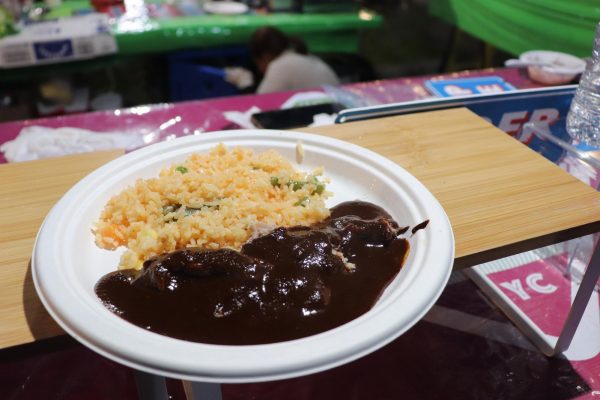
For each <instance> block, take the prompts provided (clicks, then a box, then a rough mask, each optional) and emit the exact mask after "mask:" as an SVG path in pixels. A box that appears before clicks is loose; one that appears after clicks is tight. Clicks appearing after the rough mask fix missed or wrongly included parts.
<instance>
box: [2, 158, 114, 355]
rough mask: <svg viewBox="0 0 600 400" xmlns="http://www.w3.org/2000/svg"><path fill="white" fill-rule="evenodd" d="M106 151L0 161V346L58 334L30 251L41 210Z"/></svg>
mask: <svg viewBox="0 0 600 400" xmlns="http://www.w3.org/2000/svg"><path fill="white" fill-rule="evenodd" d="M121 154H123V152H122V151H120V150H119V151H108V152H98V153H88V154H81V155H73V156H66V157H59V158H51V159H46V160H38V161H29V162H22V163H15V164H2V165H0V348H5V347H9V346H15V345H19V344H24V343H29V342H32V341H35V340H38V339H43V338H48V337H52V336H57V335H60V334H63V331H62V329H61V328H60V327H59V326H58V325H57V324H56V323H55V322H54V320H53V319H52V318H51V317H50V315H48V313H47V312H46V309H45V308H44V306H43V305H42V303H41V301H40V299H39V298H38V296H37V293H36V291H35V287H34V285H33V281H32V278H31V265H30V260H31V252H32V250H33V243H34V240H35V236H36V234H37V232H38V230H39V228H40V226H41V224H42V221H43V220H44V218H45V216H46V214H47V213H48V211H50V209H51V208H52V206H53V205H54V204H55V203H56V202H57V201H58V200H59V199H60V197H61V196H62V195H63V194H64V193H65V192H66V191H67V190H69V189H70V188H71V186H73V185H74V184H75V183H77V181H79V180H80V179H81V178H83V177H84V176H85V175H87V174H88V173H89V172H91V171H93V170H94V169H96V168H98V167H99V166H101V165H103V164H105V163H107V162H108V161H110V160H112V159H114V158H116V157H117V156H119V155H121Z"/></svg>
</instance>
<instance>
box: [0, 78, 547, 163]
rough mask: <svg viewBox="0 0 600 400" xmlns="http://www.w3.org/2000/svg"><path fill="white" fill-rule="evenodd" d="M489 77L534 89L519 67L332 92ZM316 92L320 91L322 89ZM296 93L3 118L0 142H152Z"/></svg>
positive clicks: (401, 92) (409, 91)
mask: <svg viewBox="0 0 600 400" xmlns="http://www.w3.org/2000/svg"><path fill="white" fill-rule="evenodd" d="M492 75H493V76H500V77H501V78H503V79H504V80H505V81H507V82H509V83H511V84H512V85H513V86H515V87H516V88H517V89H527V88H533V87H539V85H538V84H536V83H534V82H532V81H531V80H529V78H528V77H527V75H526V73H525V72H524V71H523V70H521V69H517V68H499V69H487V70H481V71H464V72H459V73H453V74H447V75H435V76H420V77H410V78H400V79H392V80H379V81H372V82H366V83H356V84H349V85H345V86H343V87H342V88H340V89H341V90H340V91H337V92H338V93H337V95H340V94H342V95H347V96H349V97H351V98H353V99H358V100H359V101H360V102H362V103H363V104H369V105H375V104H386V103H395V102H402V101H411V100H420V99H424V98H427V97H431V94H430V93H429V92H428V91H427V89H426V88H425V86H424V82H425V81H426V80H428V79H441V78H458V77H479V76H492ZM316 90H318V91H323V89H316ZM313 91H314V90H313ZM296 93H298V92H280V93H272V94H263V95H245V96H234V97H224V98H218V99H211V100H197V101H189V102H182V103H172V104H154V105H144V106H137V107H131V108H125V109H120V110H111V111H99V112H89V113H81V114H73V115H66V116H59V117H51V118H39V119H30V120H23V121H14V122H6V123H2V124H0V144H2V143H4V142H6V141H9V140H12V139H14V138H15V137H17V135H18V134H19V132H20V131H21V129H23V128H24V127H27V126H31V125H39V126H46V127H52V128H56V127H62V126H69V127H77V128H84V129H89V130H92V131H97V132H126V133H132V134H134V133H135V134H142V135H148V136H147V137H148V138H149V139H148V140H147V143H152V142H155V141H160V140H165V139H166V138H169V137H177V136H184V135H191V134H198V133H203V132H209V131H217V130H223V129H230V128H234V127H237V126H235V125H234V124H232V123H231V122H229V121H228V120H227V119H226V118H225V117H224V116H223V112H225V111H246V110H248V109H250V108H251V107H252V106H256V107H258V108H260V109H261V110H263V111H266V110H274V109H278V108H280V106H281V105H282V104H283V103H284V102H285V101H286V100H288V99H289V98H290V97H291V96H292V95H294V94H296ZM330 94H331V93H330ZM334 95H336V93H334ZM359 105H360V104H359ZM5 161H6V160H5V159H4V156H3V154H1V153H0V163H3V162H5Z"/></svg>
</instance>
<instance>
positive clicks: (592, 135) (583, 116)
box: [567, 24, 600, 147]
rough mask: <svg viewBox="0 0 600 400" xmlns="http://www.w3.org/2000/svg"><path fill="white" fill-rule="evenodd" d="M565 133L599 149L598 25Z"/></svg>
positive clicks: (599, 61)
mask: <svg viewBox="0 0 600 400" xmlns="http://www.w3.org/2000/svg"><path fill="white" fill-rule="evenodd" d="M567 131H568V132H569V135H570V136H571V137H572V138H573V139H577V140H580V141H582V142H584V143H585V144H587V145H589V146H593V147H600V24H598V27H597V28H596V37H595V40H594V50H593V52H592V60H591V62H589V63H588V65H587V67H586V69H585V71H584V72H583V75H582V76H581V79H580V80H579V86H578V87H577V91H576V92H575V96H574V97H573V101H572V103H571V108H570V110H569V114H568V115H567Z"/></svg>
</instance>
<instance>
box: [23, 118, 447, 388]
mask: <svg viewBox="0 0 600 400" xmlns="http://www.w3.org/2000/svg"><path fill="white" fill-rule="evenodd" d="M209 135H210V136H209ZM252 135H254V136H252ZM257 136H258V137H259V138H260V139H262V140H265V139H268V140H271V141H272V140H273V139H275V138H276V139H278V141H284V142H286V143H288V144H289V142H291V141H294V142H295V143H296V142H297V141H298V140H308V141H315V142H317V143H324V144H326V145H328V146H333V147H335V148H339V147H340V146H342V147H343V148H344V150H345V151H349V152H350V153H352V152H358V153H359V154H362V156H363V157H368V158H370V159H371V160H372V159H375V160H376V161H377V162H378V163H380V164H383V165H384V166H387V167H390V168H391V170H392V171H396V173H397V172H398V171H402V175H403V176H402V178H403V179H404V178H407V177H408V179H409V181H410V180H412V182H411V184H416V187H417V188H418V189H419V190H420V191H425V193H426V195H427V196H428V197H429V199H428V200H429V201H431V200H433V203H432V207H434V208H435V209H436V213H438V214H439V213H440V212H441V214H440V215H438V216H436V218H441V223H442V224H443V225H444V226H445V228H447V229H444V231H445V234H447V235H449V236H448V237H447V239H448V240H449V242H448V243H447V246H446V248H445V249H443V250H444V252H445V253H447V254H445V258H447V259H449V261H448V262H447V265H446V266H445V268H444V269H443V271H442V272H443V274H442V275H441V276H438V277H436V278H437V280H436V281H435V282H433V283H432V284H433V285H434V286H435V287H434V288H433V289H432V290H433V292H432V294H431V295H430V297H429V298H428V299H427V300H426V301H425V302H424V304H423V307H421V309H420V310H418V311H416V312H415V310H413V315H411V316H410V318H409V319H410V320H411V321H410V322H409V323H408V324H404V326H403V327H402V329H400V330H399V331H397V332H396V333H395V334H390V333H389V332H388V331H389V328H388V330H384V331H383V332H379V336H377V337H374V338H373V339H371V343H369V344H365V343H362V347H361V348H360V350H359V351H355V352H352V353H351V354H348V353H347V352H346V353H344V352H342V353H344V354H343V355H342V356H339V357H337V358H336V359H335V360H329V361H323V360H321V361H320V362H317V363H314V362H313V363H312V364H314V365H305V366H301V367H298V366H297V365H296V366H290V365H285V363H279V364H277V365H276V367H273V366H271V367H269V368H263V369H262V370H261V371H262V372H256V368H253V369H254V371H249V370H243V369H238V370H236V371H233V372H231V371H229V372H227V371H212V372H211V371H209V370H202V371H200V370H196V371H190V370H189V368H188V369H179V370H178V369H177V368H173V366H171V367H168V368H165V366H164V365H162V366H157V365H155V364H154V363H153V362H144V361H142V360H140V359H136V360H133V361H132V360H131V359H130V356H131V355H129V356H127V355H124V354H122V352H119V353H118V354H115V353H114V349H106V348H103V346H102V344H99V343H95V342H94V341H93V340H92V339H90V338H89V337H87V336H86V335H83V334H82V333H81V332H79V331H78V329H77V327H74V326H72V322H71V323H70V321H64V320H63V318H64V317H63V315H61V313H60V311H59V310H57V309H56V307H57V305H55V304H53V300H56V299H52V298H51V297H52V296H50V297H47V296H48V294H47V293H45V290H48V288H47V286H48V281H47V279H46V281H45V282H43V281H42V278H43V276H40V273H41V272H42V271H40V268H41V267H40V261H39V260H38V256H39V254H38V253H39V251H40V246H41V245H40V243H41V242H42V241H43V240H44V239H45V236H44V233H45V232H46V234H47V229H49V228H48V226H47V224H48V223H49V222H48V221H51V222H50V223H52V221H53V218H54V219H56V218H57V214H60V211H61V210H60V206H59V205H60V204H65V203H63V199H69V198H70V197H72V196H74V195H75V194H76V193H77V192H78V191H80V190H81V188H85V186H86V184H88V185H89V183H93V182H94V180H95V179H98V178H97V177H101V176H103V174H106V173H107V172H109V171H110V170H111V169H112V168H114V166H118V165H119V164H120V163H127V162H130V161H134V160H136V159H137V158H143V157H145V156H146V155H147V154H154V153H156V152H159V153H160V152H163V151H164V152H166V153H167V154H169V152H168V151H166V150H168V149H170V148H172V147H176V146H177V145H181V146H183V145H185V144H187V143H188V142H189V143H196V142H197V143H198V145H200V144H201V143H204V142H208V143H211V146H214V145H216V144H217V143H220V142H223V143H225V144H227V139H229V140H230V141H237V140H239V141H241V142H244V141H248V140H250V139H251V138H252V137H257ZM233 145H234V146H237V145H238V144H233ZM239 145H240V146H244V144H243V143H242V144H239ZM193 151H194V150H193V149H190V151H188V154H189V153H191V152H193ZM196 151H197V150H196ZM171 157H173V155H171ZM168 162H169V160H168V159H167V160H165V164H167V163H168ZM66 204H68V202H67V203H66ZM454 254H455V243H454V235H453V231H452V227H451V225H450V221H449V218H448V216H447V215H446V213H445V211H444V210H443V208H442V207H441V204H440V203H439V201H437V199H436V198H435V197H434V196H433V194H432V193H431V192H430V191H429V190H428V189H427V188H426V187H425V186H424V185H423V184H422V183H421V182H420V181H419V180H418V179H417V178H416V177H414V176H413V175H412V174H411V173H409V172H408V171H406V170H405V169H404V168H402V167H401V166H399V165H398V164H396V163H394V162H393V161H391V160H389V159H387V158H385V157H384V156H382V155H379V154H378V153H375V152H373V151H372V150H369V149H366V148H364V147H361V146H358V145H356V144H353V143H350V142H346V141H342V140H339V139H335V138H331V137H328V136H323V135H318V134H313V133H304V132H298V131H279V130H264V129H240V130H229V131H216V132H210V133H204V134H202V135H197V136H188V137H183V138H178V139H174V140H172V141H168V142H161V143H157V144H153V145H150V146H147V147H145V148H142V149H139V150H136V151H134V152H131V153H128V154H126V155H124V156H121V157H119V158H117V159H115V160H113V161H110V162H109V163H107V164H105V165H103V166H101V167H100V168H98V169H96V170H94V171H93V172H91V173H90V174H88V175H87V176H86V177H84V178H83V179H82V180H81V181H79V182H78V183H77V184H76V185H74V186H73V187H72V188H71V189H70V190H69V191H68V192H67V193H66V194H65V195H64V196H63V198H61V200H59V202H58V203H57V204H56V205H55V206H54V207H53V208H52V210H51V211H50V212H49V213H48V215H47V216H46V218H45V220H44V222H43V223H42V225H41V227H40V229H39V231H38V234H37V236H36V240H35V243H34V248H33V254H32V275H33V281H34V285H35V288H36V291H37V293H38V296H39V297H40V299H41V300H42V303H43V304H44V306H45V308H46V309H47V310H48V312H49V313H50V314H51V316H52V317H53V319H54V320H55V321H56V322H57V323H58V324H59V325H60V326H61V327H62V328H63V329H64V330H65V331H67V332H68V333H69V334H70V335H71V336H73V337H74V338H75V339H77V340H78V341H80V342H82V343H83V344H84V345H86V346H87V347H90V348H92V349H93V350H94V351H96V352H98V353H100V354H102V355H103V356H105V357H107V358H109V359H112V360H114V361H117V362H119V363H122V364H125V365H127V366H129V367H132V368H135V369H140V370H144V371H146V372H150V373H154V374H159V375H163V376H169V377H173V378H180V379H189V380H202V381H206V382H220V383H224V382H228V383H241V382H258V381H265V380H276V379H285V378H291V377H296V376H301V375H306V374H310V373H314V372H319V371H323V370H326V369H329V368H333V367H336V366H339V365H342V364H345V363H347V362H350V361H352V360H355V359H357V358H360V357H362V356H364V355H366V354H369V353H370V352H372V351H374V350H376V349H378V348H380V347H382V346H384V345H385V344H387V343H389V342H391V341H392V340H394V339H396V338H397V337H398V336H400V335H401V334H402V333H404V332H405V331H406V330H408V329H409V328H410V327H412V326H413V325H414V324H415V323H416V322H418V321H419V320H420V319H421V318H422V316H423V315H424V314H425V313H426V312H427V311H428V310H429V309H430V308H431V306H432V305H433V304H434V302H435V301H436V300H437V298H438V297H439V296H440V294H441V292H442V290H443V288H444V287H445V285H446V282H447V281H448V278H449V276H450V273H451V271H452V265H453V261H454ZM42 275H43V273H42ZM378 311H382V310H378ZM107 312H109V311H108V310H107ZM378 313H379V312H371V311H370V312H368V313H366V314H364V315H363V316H361V317H359V318H357V319H355V320H353V321H351V322H349V323H348V324H345V325H342V326H341V327H338V328H335V329H334V330H331V331H328V332H324V333H321V334H318V335H314V336H310V337H307V338H301V339H297V340H294V341H292V342H307V345H308V344H310V343H309V342H314V341H315V338H316V337H324V336H327V335H330V332H332V331H336V330H339V329H340V328H343V329H348V328H347V326H354V325H356V324H357V323H356V321H359V323H364V321H366V320H367V319H368V318H366V317H365V316H369V318H370V317H372V316H374V315H378ZM112 315H113V316H114V314H112ZM114 317H115V318H117V319H119V320H120V321H124V320H121V319H120V318H119V317H118V316H114ZM125 322H126V321H125ZM126 323H127V324H129V323H128V322H126ZM129 325H131V324H129ZM151 335H153V336H160V337H161V338H165V336H162V335H158V334H154V333H151ZM381 336H383V337H381ZM168 339H169V340H170V341H175V342H182V343H185V346H190V345H191V346H200V347H203V348H204V349H208V348H213V349H217V348H221V349H222V348H228V349H230V348H231V347H236V348H237V349H244V348H245V349H249V348H252V349H254V350H256V349H258V348H262V350H264V349H265V348H269V349H274V350H273V351H275V353H274V354H276V352H278V351H281V347H283V346H286V345H287V344H289V342H282V343H273V344H265V345H252V346H221V345H207V344H198V343H192V342H185V341H180V340H177V339H172V338H168ZM159 341H160V340H159ZM224 352H225V353H228V351H224ZM240 353H244V352H240ZM338 353H339V350H338ZM338 355H339V354H338ZM145 361H148V360H147V359H145Z"/></svg>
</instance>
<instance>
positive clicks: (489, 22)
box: [429, 0, 600, 57]
mask: <svg viewBox="0 0 600 400" xmlns="http://www.w3.org/2000/svg"><path fill="white" fill-rule="evenodd" d="M429 12H430V13H431V14H432V15H435V16H437V17H439V18H441V19H443V20H445V21H447V22H449V23H451V24H453V25H455V26H457V27H458V28H460V29H461V30H463V31H465V32H468V33H470V34H471V35H473V36H475V37H477V38H479V39H481V40H483V41H485V42H487V43H489V44H492V45H493V46H495V47H497V48H499V49H502V50H504V51H507V52H509V53H512V54H514V55H518V54H520V53H522V52H524V51H528V50H555V51H562V52H565V53H570V54H573V55H576V56H579V57H589V56H591V54H592V47H593V44H594V32H595V29H596V24H598V22H599V21H600V1H599V0H429Z"/></svg>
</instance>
